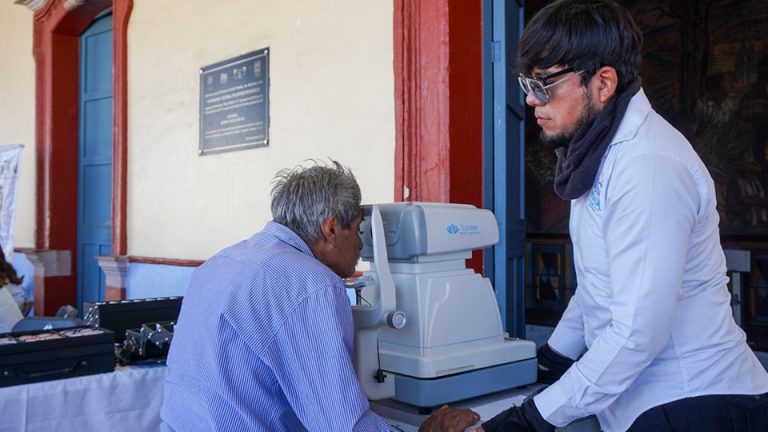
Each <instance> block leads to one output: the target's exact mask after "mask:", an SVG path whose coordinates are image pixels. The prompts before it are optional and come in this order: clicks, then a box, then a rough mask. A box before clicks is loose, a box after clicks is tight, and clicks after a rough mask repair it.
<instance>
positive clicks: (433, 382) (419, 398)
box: [394, 357, 536, 407]
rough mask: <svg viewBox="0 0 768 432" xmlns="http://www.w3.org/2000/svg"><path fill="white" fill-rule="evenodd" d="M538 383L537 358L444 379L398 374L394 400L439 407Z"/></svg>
mask: <svg viewBox="0 0 768 432" xmlns="http://www.w3.org/2000/svg"><path fill="white" fill-rule="evenodd" d="M535 381H536V358H535V357H534V358H531V359H527V360H521V361H517V362H513V363H506V364H502V365H498V366H492V367H488V368H484V369H479V370H474V371H469V372H463V373H460V374H456V375H450V376H446V377H442V378H433V379H419V378H413V377H409V376H403V375H395V397H394V399H395V400H398V401H401V402H405V403H407V404H410V405H414V406H417V407H435V406H439V405H442V404H445V403H450V402H455V401H458V400H463V399H468V398H473V397H476V396H480V395H484V394H488V393H493V392H498V391H501V390H506V389H509V388H514V387H520V386H523V385H526V384H530V383H532V382H535Z"/></svg>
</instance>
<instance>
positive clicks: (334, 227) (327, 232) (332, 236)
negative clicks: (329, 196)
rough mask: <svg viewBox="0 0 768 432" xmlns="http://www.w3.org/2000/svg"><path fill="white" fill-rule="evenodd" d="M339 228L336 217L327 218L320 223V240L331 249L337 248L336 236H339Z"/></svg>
mask: <svg viewBox="0 0 768 432" xmlns="http://www.w3.org/2000/svg"><path fill="white" fill-rule="evenodd" d="M339 228H340V225H339V221H338V219H336V216H333V215H331V216H328V217H326V218H325V219H323V221H322V222H321V223H320V236H321V239H320V240H321V241H323V243H325V245H326V246H327V247H328V248H329V249H335V248H336V236H337V235H338V230H339Z"/></svg>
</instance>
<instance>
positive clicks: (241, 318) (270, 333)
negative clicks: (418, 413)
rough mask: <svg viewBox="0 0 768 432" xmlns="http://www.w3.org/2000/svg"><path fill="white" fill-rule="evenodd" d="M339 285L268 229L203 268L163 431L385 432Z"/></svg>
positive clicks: (191, 297)
mask: <svg viewBox="0 0 768 432" xmlns="http://www.w3.org/2000/svg"><path fill="white" fill-rule="evenodd" d="M353 334H354V331H353V323H352V313H351V309H350V306H349V299H348V297H347V295H346V293H345V290H344V285H343V284H342V281H341V279H340V278H339V277H338V276H337V275H336V274H335V273H333V272H332V271H331V270H330V269H329V268H328V267H326V266H325V265H323V264H322V263H320V262H319V261H318V260H316V259H315V258H314V257H313V255H312V252H311V251H310V249H309V247H308V246H307V245H306V243H304V241H302V240H301V238H299V237H298V236H297V235H296V234H295V233H294V232H293V231H291V230H290V229H288V228H286V227H284V226H282V225H280V224H277V223H275V222H269V223H268V224H267V225H266V226H265V228H264V230H263V231H261V232H259V233H257V234H255V235H254V236H253V237H251V238H250V239H248V240H245V241H242V242H240V243H238V244H236V245H234V246H231V247H229V248H227V249H224V250H223V251H221V252H220V253H218V254H217V255H215V256H214V257H212V258H211V259H209V260H208V261H206V262H205V264H203V265H202V266H200V268H198V269H197V270H196V271H195V273H194V275H193V277H192V281H191V283H190V286H189V289H188V292H187V295H186V296H185V298H184V302H183V305H182V308H181V314H180V316H179V322H178V325H177V327H176V332H175V335H174V340H173V344H172V345H171V351H170V354H169V356H168V367H169V374H168V377H167V379H166V383H165V396H164V401H163V407H162V410H161V417H162V421H163V423H162V425H161V430H162V431H228V432H229V431H304V430H317V431H352V430H354V431H381V430H390V426H389V425H388V424H387V423H386V422H385V421H384V420H383V419H382V418H381V417H379V416H377V415H376V414H374V413H373V412H371V411H370V409H369V406H368V400H367V399H366V398H365V395H364V394H363V391H362V389H361V388H360V386H359V384H358V382H357V378H356V377H355V372H354V369H353V366H352V344H353Z"/></svg>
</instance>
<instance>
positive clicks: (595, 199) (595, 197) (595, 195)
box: [589, 180, 603, 212]
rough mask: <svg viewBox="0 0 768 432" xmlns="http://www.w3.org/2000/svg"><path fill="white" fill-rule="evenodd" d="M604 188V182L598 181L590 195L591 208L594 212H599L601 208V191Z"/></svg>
mask: <svg viewBox="0 0 768 432" xmlns="http://www.w3.org/2000/svg"><path fill="white" fill-rule="evenodd" d="M602 188H603V182H602V181H600V180H598V181H596V182H595V185H594V186H592V193H590V194H589V208H591V209H592V210H593V211H596V212H599V211H600V210H601V208H600V189H602Z"/></svg>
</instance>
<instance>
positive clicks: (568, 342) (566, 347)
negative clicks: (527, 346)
mask: <svg viewBox="0 0 768 432" xmlns="http://www.w3.org/2000/svg"><path fill="white" fill-rule="evenodd" d="M547 343H548V344H549V346H550V348H552V349H553V350H555V351H556V352H557V353H558V354H561V355H564V356H566V357H568V358H569V359H571V360H576V359H577V358H579V356H580V355H581V353H583V352H584V350H585V349H586V348H587V345H586V344H585V343H584V337H583V335H574V334H573V333H572V332H569V331H568V330H563V329H561V328H560V327H559V326H558V327H555V331H554V332H553V333H552V336H550V337H549V341H547Z"/></svg>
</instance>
